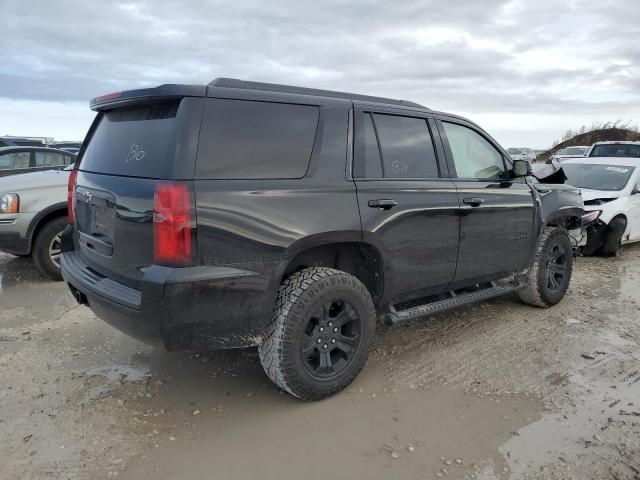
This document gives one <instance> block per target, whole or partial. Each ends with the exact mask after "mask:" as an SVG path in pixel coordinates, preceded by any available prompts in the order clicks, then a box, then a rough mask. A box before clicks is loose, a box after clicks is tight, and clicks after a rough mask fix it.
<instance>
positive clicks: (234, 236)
mask: <svg viewBox="0 0 640 480" xmlns="http://www.w3.org/2000/svg"><path fill="white" fill-rule="evenodd" d="M91 105H92V108H93V109H94V110H96V111H97V112H98V114H97V116H96V118H95V120H94V122H93V124H92V126H91V128H90V130H89V133H88V135H87V138H86V140H85V143H84V145H85V146H84V148H83V151H82V154H81V156H80V158H79V159H78V163H77V164H76V170H74V171H73V172H72V175H71V176H70V179H69V190H70V192H71V194H70V195H69V201H70V220H71V222H70V223H71V224H70V226H69V227H68V228H67V229H66V230H65V232H64V234H63V250H64V253H63V256H62V261H61V267H62V268H61V270H62V275H63V277H64V279H65V280H66V281H67V283H68V284H69V287H70V289H71V291H72V292H73V293H74V295H75V297H76V299H77V300H78V301H79V302H80V303H84V304H88V305H89V307H91V308H92V309H93V311H94V312H95V313H96V315H98V316H99V317H101V318H103V319H104V320H106V321H107V322H109V323H110V324H112V325H113V326H115V327H116V328H118V329H120V330H122V331H124V332H125V333H128V334H129V335H131V336H133V337H135V338H138V339H140V340H142V341H146V342H147V343H150V344H152V345H160V346H164V347H165V348H166V349H168V350H208V349H216V348H237V347H247V346H258V347H259V356H260V360H261V362H262V365H263V367H264V370H265V372H266V374H267V375H268V376H269V378H271V380H272V381H273V382H274V383H275V384H277V385H278V386H279V387H281V388H282V389H283V390H285V391H286V392H289V393H291V394H292V395H294V396H296V397H299V398H301V399H305V400H318V399H321V398H324V397H327V396H329V395H332V394H334V393H336V392H338V391H340V390H341V389H343V388H345V387H346V386H347V385H348V384H349V383H351V381H352V380H353V379H354V378H355V377H356V376H357V375H358V373H359V372H360V370H361V369H362V367H363V365H364V363H365V361H366V358H367V355H368V350H369V347H370V346H371V344H372V341H373V338H374V335H375V331H376V323H377V320H378V319H382V318H383V319H384V321H385V322H387V323H389V324H394V323H398V322H402V321H407V320H411V319H416V318H419V317H423V316H425V315H429V314H433V313H437V312H442V311H444V310H447V309H449V308H453V307H456V306H460V305H464V304H467V303H471V302H474V301H478V300H483V299H487V298H491V297H495V296H498V295H504V294H507V293H510V292H517V293H518V294H519V296H520V298H521V300H522V301H523V302H525V303H528V304H532V305H536V306H539V307H549V306H551V305H554V304H556V303H558V302H559V301H560V300H561V299H562V298H563V296H564V294H565V292H566V291H567V288H568V286H569V282H570V278H571V269H572V262H573V254H572V245H571V243H570V239H569V236H568V234H567V230H568V229H572V228H575V227H579V226H580V225H581V217H582V214H583V205H582V199H581V197H580V192H579V190H578V189H576V188H574V187H570V186H567V185H546V184H540V183H537V182H536V181H535V180H534V179H533V177H531V165H530V163H529V162H526V161H522V160H511V159H510V158H509V156H508V155H507V153H506V152H505V151H504V150H503V149H502V148H501V147H500V146H499V145H498V144H497V143H496V141H495V140H493V139H492V138H491V137H490V136H489V135H488V134H487V133H486V132H485V131H484V130H482V129H481V128H480V127H478V126H477V125H475V124H474V123H472V122H470V121H468V120H465V119H464V118H461V117H458V116H455V115H451V114H447V113H441V112H434V111H433V110H430V109H428V108H425V107H422V106H421V105H418V104H415V103H412V102H407V101H401V100H391V99H385V98H378V97H369V96H364V95H356V94H349V93H343V92H329V91H324V90H316V89H308V88H300V87H292V86H286V85H272V84H264V83H255V82H245V81H241V80H234V79H217V80H214V81H213V82H211V83H210V84H209V85H208V86H204V85H202V86H194V85H164V86H159V87H156V88H150V89H145V90H134V91H126V92H118V93H115V94H110V95H106V96H104V97H99V98H97V99H94V100H93V101H92V102H91Z"/></svg>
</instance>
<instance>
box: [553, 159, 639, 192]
mask: <svg viewBox="0 0 640 480" xmlns="http://www.w3.org/2000/svg"><path fill="white" fill-rule="evenodd" d="M562 169H563V170H564V173H565V175H566V176H567V179H568V180H567V183H568V184H569V185H573V186H574V187H578V188H588V189H591V190H622V189H623V188H624V187H625V185H626V184H627V182H628V181H629V177H631V174H632V173H633V170H634V168H633V167H625V166H624V165H586V164H582V165H581V164H576V163H572V164H571V165H567V164H566V163H563V164H562Z"/></svg>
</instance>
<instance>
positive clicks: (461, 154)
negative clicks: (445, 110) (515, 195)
mask: <svg viewBox="0 0 640 480" xmlns="http://www.w3.org/2000/svg"><path fill="white" fill-rule="evenodd" d="M442 125H443V126H444V130H445V133H446V134H447V139H448V140H449V147H450V148H451V154H452V155H453V163H454V164H455V166H456V173H457V176H458V178H479V179H497V178H501V177H503V176H504V172H505V168H504V162H503V160H502V155H501V154H500V152H498V150H496V149H495V148H494V147H493V145H491V144H490V143H489V142H488V141H487V140H485V138H484V137H483V136H482V135H480V134H479V133H477V132H475V131H474V130H472V129H470V128H467V127H464V126H462V125H458V124H456V123H449V122H442Z"/></svg>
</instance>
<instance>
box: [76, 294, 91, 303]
mask: <svg viewBox="0 0 640 480" xmlns="http://www.w3.org/2000/svg"><path fill="white" fill-rule="evenodd" d="M76 300H77V301H78V303H79V304H80V305H86V304H87V303H89V302H87V296H86V295H85V294H84V293H82V292H76Z"/></svg>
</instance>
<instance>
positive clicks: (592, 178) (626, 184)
mask: <svg viewBox="0 0 640 480" xmlns="http://www.w3.org/2000/svg"><path fill="white" fill-rule="evenodd" d="M562 170H563V171H564V174H565V175H566V177H567V183H568V184H570V185H573V186H575V187H578V188H580V189H581V191H582V199H583V201H584V209H585V217H587V216H588V217H589V220H590V221H591V223H590V224H589V227H588V228H587V239H586V244H584V246H583V248H582V252H583V253H584V254H585V255H594V254H595V255H603V256H611V255H616V253H617V251H618V247H619V246H620V245H623V244H626V243H632V242H638V241H640V159H638V158H623V157H593V158H586V157H585V158H581V159H575V160H566V161H564V162H562ZM589 214H590V215H589Z"/></svg>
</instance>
